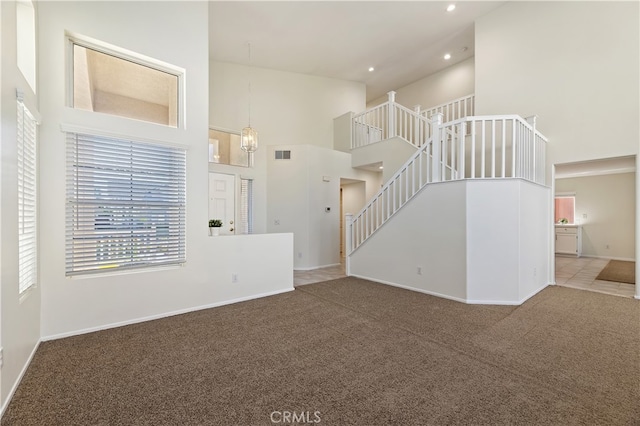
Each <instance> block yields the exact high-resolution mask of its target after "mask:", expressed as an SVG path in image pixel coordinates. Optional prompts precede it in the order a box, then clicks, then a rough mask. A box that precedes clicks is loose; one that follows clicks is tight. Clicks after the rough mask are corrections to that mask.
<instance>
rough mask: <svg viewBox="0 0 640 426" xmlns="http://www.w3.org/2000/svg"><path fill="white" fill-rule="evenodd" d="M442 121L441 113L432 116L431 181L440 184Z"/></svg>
mask: <svg viewBox="0 0 640 426" xmlns="http://www.w3.org/2000/svg"><path fill="white" fill-rule="evenodd" d="M442 119H443V115H442V113H441V112H437V113H435V114H434V115H432V116H431V132H432V134H433V138H432V139H431V140H432V144H433V151H432V152H431V181H432V182H440V180H441V179H440V174H441V170H440V168H441V167H442V162H441V158H440V149H441V144H442Z"/></svg>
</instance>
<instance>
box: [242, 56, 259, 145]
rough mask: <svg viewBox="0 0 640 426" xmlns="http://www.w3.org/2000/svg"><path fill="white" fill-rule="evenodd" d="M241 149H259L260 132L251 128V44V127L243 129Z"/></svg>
mask: <svg viewBox="0 0 640 426" xmlns="http://www.w3.org/2000/svg"><path fill="white" fill-rule="evenodd" d="M240 148H241V149H242V150H243V151H246V152H255V151H256V150H257V149H258V132H257V131H256V129H254V128H252V127H251V43H249V125H248V126H247V127H245V128H244V129H242V134H241V138H240Z"/></svg>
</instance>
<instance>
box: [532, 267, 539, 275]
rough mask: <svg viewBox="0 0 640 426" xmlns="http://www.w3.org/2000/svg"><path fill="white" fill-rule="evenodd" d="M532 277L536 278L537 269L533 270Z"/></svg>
mask: <svg viewBox="0 0 640 426" xmlns="http://www.w3.org/2000/svg"><path fill="white" fill-rule="evenodd" d="M533 276H534V277H536V276H538V268H533Z"/></svg>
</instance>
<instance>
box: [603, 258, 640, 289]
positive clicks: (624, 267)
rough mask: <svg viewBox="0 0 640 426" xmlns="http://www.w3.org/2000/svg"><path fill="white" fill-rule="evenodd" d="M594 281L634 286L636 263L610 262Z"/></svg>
mask: <svg viewBox="0 0 640 426" xmlns="http://www.w3.org/2000/svg"><path fill="white" fill-rule="evenodd" d="M596 280H603V281H614V282H617V283H628V284H635V283H636V262H628V261H624V260H610V261H609V263H607V266H605V267H604V269H603V270H602V271H601V272H600V274H598V276H597V277H596Z"/></svg>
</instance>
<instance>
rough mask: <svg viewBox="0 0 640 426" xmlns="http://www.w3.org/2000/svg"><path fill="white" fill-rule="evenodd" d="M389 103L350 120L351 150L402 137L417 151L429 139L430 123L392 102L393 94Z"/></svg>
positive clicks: (420, 115) (392, 93) (417, 111)
mask: <svg viewBox="0 0 640 426" xmlns="http://www.w3.org/2000/svg"><path fill="white" fill-rule="evenodd" d="M388 95H389V100H388V101H387V102H385V103H383V104H380V105H378V106H376V107H374V108H371V109H369V110H367V111H365V112H362V113H360V114H356V115H354V116H353V122H352V123H353V124H352V132H353V133H352V137H351V148H352V149H353V148H359V147H362V146H366V145H369V144H372V143H375V142H380V141H382V140H385V139H389V138H393V137H401V138H403V139H405V140H406V141H407V142H409V143H411V144H413V145H415V146H417V147H420V146H422V145H423V144H424V143H425V141H426V140H427V138H428V137H429V136H430V130H429V121H428V120H427V119H426V118H425V117H424V115H422V114H421V113H420V110H419V108H417V109H416V110H414V111H412V110H410V109H408V108H406V107H404V106H402V105H400V104H398V103H396V101H395V92H389V93H388Z"/></svg>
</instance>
